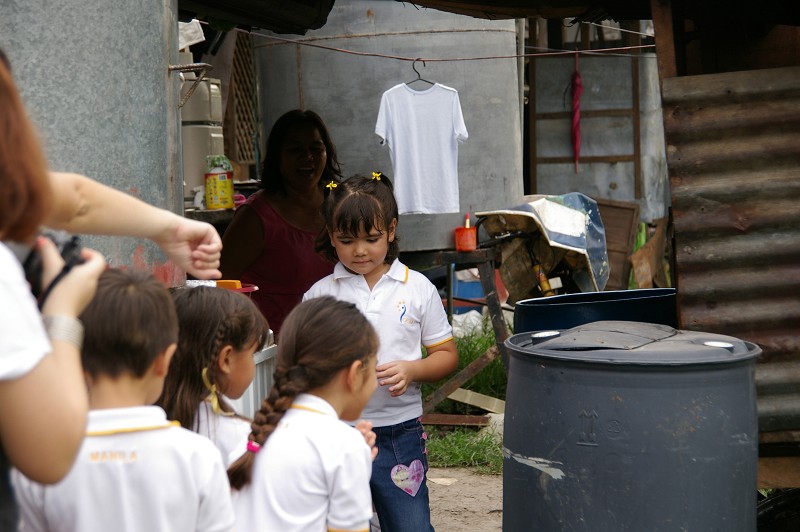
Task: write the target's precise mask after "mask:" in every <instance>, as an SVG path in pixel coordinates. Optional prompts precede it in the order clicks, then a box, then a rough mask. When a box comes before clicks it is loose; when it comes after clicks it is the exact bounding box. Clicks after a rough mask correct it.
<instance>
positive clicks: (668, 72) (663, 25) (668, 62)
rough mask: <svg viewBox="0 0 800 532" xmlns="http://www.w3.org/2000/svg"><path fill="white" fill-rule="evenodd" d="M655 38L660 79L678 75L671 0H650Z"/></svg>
mask: <svg viewBox="0 0 800 532" xmlns="http://www.w3.org/2000/svg"><path fill="white" fill-rule="evenodd" d="M650 10H651V12H652V16H653V29H654V31H655V40H656V61H657V62H658V77H659V79H660V80H661V81H663V80H664V79H666V78H674V77H676V76H677V75H678V67H677V65H676V63H675V29H674V27H673V24H672V0H650Z"/></svg>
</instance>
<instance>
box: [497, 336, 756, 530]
mask: <svg viewBox="0 0 800 532" xmlns="http://www.w3.org/2000/svg"><path fill="white" fill-rule="evenodd" d="M506 346H507V347H508V348H509V351H510V357H509V358H510V362H509V371H508V390H507V394H506V414H505V426H504V436H503V437H504V440H503V453H504V461H503V530H504V531H506V532H513V531H523V530H524V531H529V530H536V531H561V530H581V531H587V532H588V531H591V532H598V531H615V532H616V531H631V532H641V531H645V530H647V531H648V532H653V531H661V530H664V531H666V530H670V531H672V530H703V531H712V530H718V531H726V532H730V531H748V532H750V531H753V530H755V523H756V469H757V462H758V426H757V416H756V391H755V358H756V356H757V355H758V354H760V353H761V349H760V348H759V347H758V346H756V345H755V344H752V343H750V342H745V341H742V340H739V339H736V338H732V337H730V336H722V335H717V334H709V333H702V332H694V331H681V330H675V329H673V328H671V327H667V326H664V325H657V324H649V323H639V322H626V321H600V322H594V323H590V324H587V325H581V326H579V327H575V328H573V329H569V330H565V331H557V332H555V333H553V332H550V333H549V334H543V333H542V332H537V333H519V334H515V335H514V336H512V337H511V338H509V339H508V340H507V341H506Z"/></svg>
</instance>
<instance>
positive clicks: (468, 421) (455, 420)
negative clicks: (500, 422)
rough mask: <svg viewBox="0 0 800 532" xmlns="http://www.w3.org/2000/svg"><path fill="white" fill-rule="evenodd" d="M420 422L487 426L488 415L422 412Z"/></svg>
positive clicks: (424, 423) (426, 423)
mask: <svg viewBox="0 0 800 532" xmlns="http://www.w3.org/2000/svg"><path fill="white" fill-rule="evenodd" d="M421 422H422V424H423V425H452V426H459V427H488V426H489V416H461V415H458V414H423V415H422V420H421Z"/></svg>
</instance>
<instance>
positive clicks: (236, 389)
mask: <svg viewBox="0 0 800 532" xmlns="http://www.w3.org/2000/svg"><path fill="white" fill-rule="evenodd" d="M173 300H174V302H175V310H176V312H177V314H178V325H179V334H178V349H177V351H176V352H175V356H174V357H173V359H172V364H171V366H170V370H169V374H168V375H167V378H166V381H165V382H164V391H163V392H162V393H161V397H160V398H159V399H158V402H157V403H156V404H158V405H159V406H161V407H162V408H163V409H164V410H165V411H166V412H167V418H168V419H171V420H175V421H178V422H180V424H181V426H182V427H183V428H185V429H189V430H191V431H194V432H197V433H198V434H202V435H203V436H206V437H207V438H209V439H211V441H213V442H214V445H216V446H217V449H219V452H220V454H221V455H222V462H223V464H224V465H225V467H226V468H227V467H228V466H229V465H230V464H231V463H233V462H234V461H235V460H236V459H238V458H239V457H240V456H241V455H243V454H244V453H245V452H246V450H247V437H248V435H249V434H250V420H249V419H246V418H244V417H241V416H239V415H237V414H236V412H235V411H234V409H233V408H232V407H231V406H230V405H229V404H228V402H227V400H226V399H225V398H226V397H227V398H230V399H234V400H235V399H239V398H240V397H241V396H242V394H244V392H245V390H247V387H248V386H250V383H251V382H252V381H253V377H254V376H255V362H254V360H253V355H254V353H255V352H256V351H257V350H259V349H261V347H262V346H263V345H264V343H265V342H266V339H267V335H268V333H269V326H268V325H267V320H266V319H265V318H264V316H263V315H262V314H261V311H259V310H258V307H257V306H256V305H255V304H254V303H253V302H252V301H251V300H250V298H248V297H247V296H245V295H243V294H239V293H236V292H233V291H231V290H226V289H224V288H215V287H212V286H198V287H195V288H182V289H177V290H175V291H174V292H173Z"/></svg>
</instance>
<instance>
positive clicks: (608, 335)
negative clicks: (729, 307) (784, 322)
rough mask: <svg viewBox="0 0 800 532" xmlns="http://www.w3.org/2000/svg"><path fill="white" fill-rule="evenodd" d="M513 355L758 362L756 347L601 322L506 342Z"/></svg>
mask: <svg viewBox="0 0 800 532" xmlns="http://www.w3.org/2000/svg"><path fill="white" fill-rule="evenodd" d="M506 346H508V347H509V349H511V351H512V354H519V355H523V356H534V357H545V358H554V359H560V360H574V361H584V362H598V363H607V364H642V365H682V364H707V363H726V362H734V361H739V360H744V359H748V358H752V357H755V356H757V355H759V354H760V353H761V349H760V348H759V347H758V346H757V345H756V344H753V343H751V342H746V341H744V340H740V339H738V338H734V337H732V336H725V335H721V334H713V333H705V332H696V331H683V330H677V329H673V328H672V327H668V326H666V325H659V324H655V323H641V322H634V321H595V322H592V323H587V324H585V325H579V326H577V327H573V328H572V329H567V330H564V331H536V332H525V333H519V334H515V335H513V336H512V337H511V338H509V339H508V340H506Z"/></svg>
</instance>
